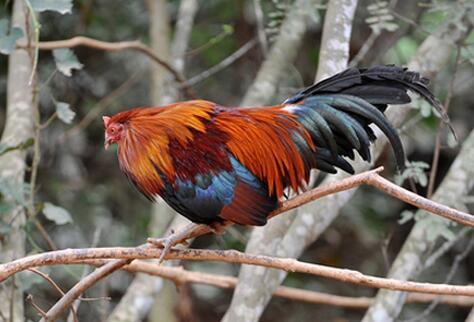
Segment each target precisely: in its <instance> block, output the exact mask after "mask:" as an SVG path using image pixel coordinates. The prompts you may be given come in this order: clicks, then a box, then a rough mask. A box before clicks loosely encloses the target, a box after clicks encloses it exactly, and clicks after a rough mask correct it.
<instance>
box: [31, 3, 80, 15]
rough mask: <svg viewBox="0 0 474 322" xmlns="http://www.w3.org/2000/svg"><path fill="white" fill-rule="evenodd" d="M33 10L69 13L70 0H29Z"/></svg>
mask: <svg viewBox="0 0 474 322" xmlns="http://www.w3.org/2000/svg"><path fill="white" fill-rule="evenodd" d="M30 3H31V7H33V10H34V11H37V12H43V11H47V10H50V11H56V12H59V13H60V14H66V13H71V11H72V0H30Z"/></svg>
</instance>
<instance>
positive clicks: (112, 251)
mask: <svg viewBox="0 0 474 322" xmlns="http://www.w3.org/2000/svg"><path fill="white" fill-rule="evenodd" d="M160 255H161V249H158V248H156V247H153V246H150V245H148V244H144V245H141V246H138V247H100V248H75V249H64V250H57V251H50V252H46V253H41V254H36V255H31V256H27V257H24V258H21V259H17V260H15V261H13V262H10V263H6V264H2V265H0V276H1V277H2V280H4V278H7V277H9V276H12V275H13V274H16V273H18V272H20V271H23V270H26V269H29V268H33V267H41V266H50V265H58V264H61V265H64V264H79V263H83V262H86V263H87V261H90V260H96V259H111V258H113V259H119V260H112V261H109V262H107V264H105V265H104V266H102V267H100V268H99V269H97V270H96V271H95V272H94V273H93V274H91V275H89V276H88V277H86V279H84V280H82V281H81V283H78V284H76V285H75V286H74V287H73V289H71V290H73V292H71V291H70V292H71V293H75V292H77V293H76V295H77V296H79V295H80V294H79V293H82V292H83V291H84V290H85V287H87V286H90V285H91V282H94V283H95V282H96V281H97V280H98V279H99V278H102V277H104V276H106V275H107V274H110V273H111V272H113V271H114V270H116V269H120V268H123V267H124V266H125V265H127V264H128V262H129V261H131V260H135V259H154V258H158V257H159V256H160ZM165 258H166V259H180V260H191V261H218V262H226V263H240V264H248V265H256V266H263V267H268V268H276V269H279V270H283V271H286V272H298V273H305V274H310V275H315V276H322V277H326V278H329V279H333V280H338V281H342V282H345V283H351V284H356V285H361V286H367V287H373V288H386V289H391V290H403V291H408V292H418V293H426V294H440V295H463V296H470V297H474V285H466V286H464V285H448V284H432V283H421V282H412V281H404V280H396V279H390V278H383V277H376V276H370V275H365V274H362V273H360V272H358V271H355V270H350V269H342V268H335V267H329V266H325V265H319V264H312V263H306V262H301V261H298V260H296V259H293V258H278V257H270V256H265V255H251V254H246V253H242V252H239V251H236V250H208V249H173V250H171V251H170V252H169V253H167V254H166V256H165ZM119 262H120V264H121V266H120V267H118V266H119ZM78 290H81V291H80V292H78ZM70 292H68V293H70ZM68 293H66V296H65V297H68ZM70 300H75V298H74V299H73V298H68V299H67V300H65V301H64V302H63V307H62V311H64V310H65V309H67V307H68V306H67V305H65V302H66V301H70ZM58 303H59V302H58ZM53 309H54V312H55V314H54V316H55V317H57V316H58V315H57V314H59V311H58V310H57V308H56V305H55V307H53ZM48 314H49V312H48ZM50 321H53V320H50Z"/></svg>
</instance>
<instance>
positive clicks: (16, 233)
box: [0, 0, 35, 321]
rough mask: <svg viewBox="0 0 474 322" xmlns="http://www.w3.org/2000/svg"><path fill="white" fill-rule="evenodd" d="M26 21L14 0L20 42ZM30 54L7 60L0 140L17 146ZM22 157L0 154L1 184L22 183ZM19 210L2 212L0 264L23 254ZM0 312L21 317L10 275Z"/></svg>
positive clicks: (28, 116) (24, 125)
mask: <svg viewBox="0 0 474 322" xmlns="http://www.w3.org/2000/svg"><path fill="white" fill-rule="evenodd" d="M28 20H29V17H28V9H27V8H26V6H25V3H24V1H22V0H16V1H15V2H14V4H13V13H12V27H18V28H21V29H22V30H23V33H24V37H23V38H21V39H19V41H20V42H22V43H27V42H28V41H29V40H28V37H30V36H29V32H28V30H27V25H28ZM29 25H31V23H30V24H29ZM30 39H31V38H30ZM30 54H31V53H29V52H28V51H26V50H25V49H17V50H15V51H14V52H12V53H11V54H10V57H9V59H8V71H9V72H8V83H7V87H8V89H7V118H6V123H5V129H4V131H3V135H2V139H1V143H2V144H6V145H8V146H15V145H18V144H20V143H22V142H25V141H26V140H28V139H30V138H31V137H33V114H34V101H33V100H34V89H35V83H33V84H29V80H30V76H31V72H32V65H33V64H32V62H33V60H32V56H31V55H30ZM25 157H26V152H25V151H20V150H16V151H12V152H9V153H7V154H5V155H3V156H1V157H0V181H1V184H10V185H14V186H16V187H17V188H19V187H20V186H22V185H23V183H24V177H25V172H26V161H25ZM23 209H24V208H23V207H21V206H17V207H14V208H13V209H12V210H11V211H9V212H8V213H6V214H2V220H3V221H4V222H6V223H11V231H10V232H9V233H8V234H7V235H6V236H5V238H4V239H2V240H1V241H0V261H1V262H2V263H4V262H7V261H11V260H12V259H15V258H19V257H22V256H24V255H25V234H24V232H23V230H22V226H23V224H24V223H25V213H24V210H23ZM0 311H1V312H2V313H3V316H4V317H5V318H6V320H7V321H23V320H24V314H23V293H22V292H21V291H20V290H19V289H18V281H16V282H14V281H13V278H12V279H10V280H9V281H8V282H5V283H3V285H2V288H1V289H0Z"/></svg>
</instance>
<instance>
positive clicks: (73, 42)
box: [23, 36, 197, 98]
mask: <svg viewBox="0 0 474 322" xmlns="http://www.w3.org/2000/svg"><path fill="white" fill-rule="evenodd" d="M33 45H34V46H36V45H37V47H38V49H40V50H54V49H59V48H74V47H78V46H85V47H90V48H94V49H98V50H103V51H122V50H129V49H131V50H136V51H138V52H141V53H143V54H145V55H147V56H148V57H149V58H150V59H151V60H152V61H154V62H155V63H157V64H159V65H161V66H162V67H163V68H165V69H166V70H167V71H168V72H169V73H170V74H172V75H173V77H174V78H175V79H176V80H177V81H178V82H179V83H181V84H182V85H183V89H184V91H185V93H186V95H187V96H188V97H190V98H197V95H196V94H195V93H194V91H193V90H192V88H191V87H190V86H188V85H186V84H185V82H186V80H185V78H184V76H183V75H181V73H179V72H178V71H176V69H174V68H173V67H172V66H171V65H170V64H169V63H168V62H166V61H165V60H163V59H161V58H160V57H159V56H158V55H156V54H155V53H154V52H153V50H152V49H151V48H150V47H148V46H146V45H145V44H143V43H142V42H141V41H138V40H133V41H121V42H107V41H101V40H97V39H93V38H89V37H83V36H77V37H73V38H70V39H65V40H56V41H42V42H39V43H37V44H33ZM23 47H25V46H23Z"/></svg>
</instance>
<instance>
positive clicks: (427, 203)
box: [0, 167, 474, 321]
mask: <svg viewBox="0 0 474 322" xmlns="http://www.w3.org/2000/svg"><path fill="white" fill-rule="evenodd" d="M382 170H383V167H379V168H377V169H374V170H371V171H367V172H364V173H361V174H358V175H354V176H351V177H348V178H346V179H343V180H341V181H338V182H334V183H331V184H328V185H326V186H323V187H319V188H316V189H313V190H310V191H307V192H305V193H303V194H301V195H299V196H297V197H295V198H293V199H290V200H288V201H285V202H283V203H282V205H281V207H280V208H278V209H277V210H275V211H274V212H273V213H272V214H271V215H270V217H274V216H276V215H279V214H281V213H283V212H286V211H288V210H290V209H293V208H296V207H299V206H301V205H303V204H306V203H308V202H311V201H314V200H316V199H319V198H322V197H324V196H327V195H330V194H333V193H337V192H340V191H345V190H348V189H352V188H355V187H358V186H360V185H363V184H367V185H371V186H374V187H376V188H378V189H380V190H382V191H384V192H385V193H387V194H389V195H391V196H393V197H395V198H397V199H400V200H403V201H405V202H407V203H409V204H412V205H414V206H416V207H418V208H420V209H424V210H427V211H429V212H431V213H433V214H436V215H439V216H441V217H444V218H447V219H450V220H453V221H455V222H457V223H460V224H463V225H467V226H470V227H474V216H472V215H469V214H467V213H464V212H462V211H459V210H455V209H453V208H450V207H447V206H444V205H441V204H438V203H436V202H434V201H431V200H429V199H426V198H423V197H421V196H418V195H417V194H414V193H412V192H410V191H408V190H406V189H403V188H401V187H399V186H397V185H395V184H393V183H391V182H390V181H388V180H386V179H384V178H383V177H381V176H380V175H379V173H380V172H381V171H382ZM230 225H231V224H230V223H227V224H224V225H223V228H225V227H227V226H230ZM209 232H211V229H210V228H209V227H208V226H205V225H192V226H190V227H188V228H187V229H186V230H184V231H181V232H178V233H176V234H175V236H174V238H173V244H177V243H180V242H183V241H186V240H187V239H189V238H193V237H197V236H200V235H203V234H206V233H209ZM161 253H162V251H161V250H160V249H158V248H156V247H154V246H152V245H151V244H144V245H141V246H138V247H130V248H125V247H114V248H85V249H67V250H60V251H53V252H47V253H42V254H37V255H32V256H28V257H24V258H21V259H18V260H15V261H13V262H9V263H5V264H2V265H0V281H4V280H5V279H7V278H8V277H9V276H11V275H13V274H15V273H18V272H20V271H23V270H26V269H29V268H32V267H39V266H45V265H57V264H78V263H84V262H86V263H87V261H91V260H97V259H102V260H103V259H107V260H109V261H108V262H107V263H106V264H105V265H104V266H102V267H100V268H98V269H97V270H96V271H94V272H93V273H91V274H90V275H89V276H87V277H86V278H84V279H83V280H81V281H80V282H79V283H77V284H76V285H75V286H74V287H73V288H72V289H71V290H69V291H68V292H67V293H66V294H65V295H64V296H63V298H61V300H60V301H58V302H57V303H56V304H55V305H54V306H53V307H52V308H51V309H50V310H49V311H48V312H47V313H46V316H45V318H47V319H48V321H53V320H55V319H56V318H57V317H58V316H59V315H60V314H61V313H62V312H64V310H66V309H67V308H68V307H69V306H70V305H71V303H72V302H73V301H74V300H75V299H77V298H78V297H79V296H80V295H81V294H82V293H83V292H84V291H85V290H86V289H88V288H89V287H91V286H92V285H94V284H95V283H96V282H97V281H98V280H100V279H102V278H104V277H105V276H107V275H109V274H111V273H112V272H114V271H115V270H118V269H121V268H124V267H125V266H126V265H128V264H129V263H130V262H131V261H133V260H135V259H151V258H159V256H160V255H161ZM165 258H166V259H184V260H209V261H223V262H230V263H241V264H249V265H259V266H265V267H269V268H277V269H282V270H286V271H292V272H302V273H307V274H312V275H318V276H323V277H327V278H332V279H336V280H340V281H343V282H348V283H353V284H359V285H365V286H369V287H376V288H386V289H392V290H399V291H407V292H420V293H430V294H444V295H465V296H474V286H455V285H445V284H430V283H417V282H411V281H399V280H395V279H386V278H381V277H374V276H368V275H364V274H362V273H360V272H357V271H352V270H347V269H339V268H333V267H327V266H323V265H317V264H311V263H304V262H300V261H297V260H295V259H285V258H273V257H269V256H261V255H250V254H244V253H241V252H238V251H234V250H227V251H217V250H196V249H188V250H171V251H170V252H169V253H167V254H165Z"/></svg>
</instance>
